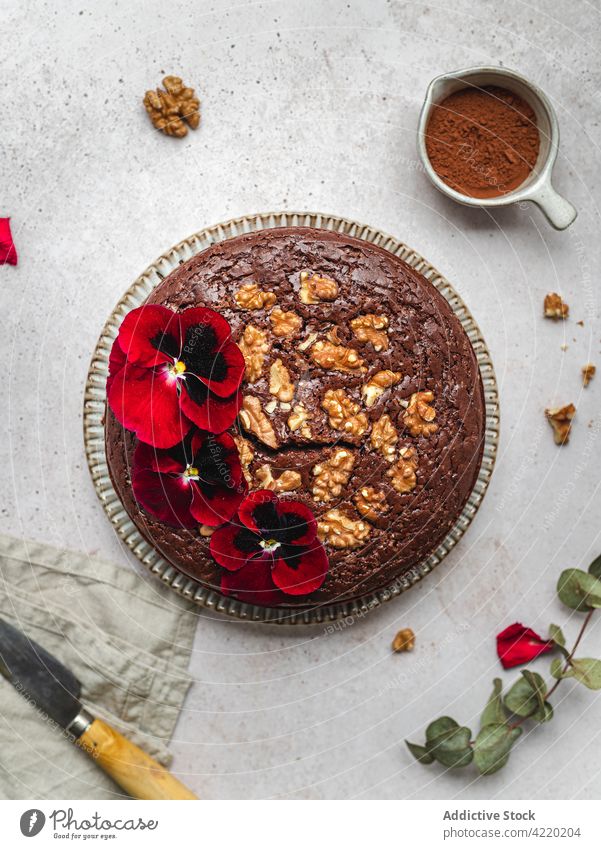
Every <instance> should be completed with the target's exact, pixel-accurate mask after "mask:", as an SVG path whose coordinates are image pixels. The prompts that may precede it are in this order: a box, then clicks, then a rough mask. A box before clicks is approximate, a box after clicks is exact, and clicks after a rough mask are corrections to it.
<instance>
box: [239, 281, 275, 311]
mask: <svg viewBox="0 0 601 849" xmlns="http://www.w3.org/2000/svg"><path fill="white" fill-rule="evenodd" d="M234 298H235V301H236V303H237V304H238V306H239V307H240V308H241V309H243V310H263V309H267V308H269V307H272V306H273V305H274V304H275V302H276V301H277V296H276V295H275V294H274V292H266V291H264V290H263V289H261V288H260V287H259V284H258V283H245V284H244V285H243V286H241V287H240V288H239V289H238V291H237V292H236V294H235V295H234Z"/></svg>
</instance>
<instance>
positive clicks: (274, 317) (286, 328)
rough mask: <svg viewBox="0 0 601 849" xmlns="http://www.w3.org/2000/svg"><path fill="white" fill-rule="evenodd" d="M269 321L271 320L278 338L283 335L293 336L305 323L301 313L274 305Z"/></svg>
mask: <svg viewBox="0 0 601 849" xmlns="http://www.w3.org/2000/svg"><path fill="white" fill-rule="evenodd" d="M269 321H270V322H271V329H272V330H273V335H274V336H277V337H278V338H281V337H282V336H293V335H294V334H295V333H297V332H298V331H299V330H300V329H301V327H302V325H303V320H302V318H301V317H300V315H297V314H296V313H295V312H292V311H291V310H290V311H288V312H284V310H281V309H280V308H279V307H274V309H273V310H272V311H271V312H270V313H269Z"/></svg>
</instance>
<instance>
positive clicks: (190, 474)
mask: <svg viewBox="0 0 601 849" xmlns="http://www.w3.org/2000/svg"><path fill="white" fill-rule="evenodd" d="M184 477H185V478H197V477H198V469H197V468H196V466H188V468H187V469H186V471H185V472H184Z"/></svg>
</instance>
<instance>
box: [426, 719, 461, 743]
mask: <svg viewBox="0 0 601 849" xmlns="http://www.w3.org/2000/svg"><path fill="white" fill-rule="evenodd" d="M455 728H459V723H458V722H455V720H454V719H451V717H450V716H440V717H439V718H438V719H435V720H434V722H431V723H430V725H428V727H427V728H426V740H427V741H428V742H429V741H430V740H434V738H435V737H440V735H441V734H444V733H445V732H447V731H453V730H454V729H455Z"/></svg>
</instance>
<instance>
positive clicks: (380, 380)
mask: <svg viewBox="0 0 601 849" xmlns="http://www.w3.org/2000/svg"><path fill="white" fill-rule="evenodd" d="M402 376H403V375H402V374H401V373H400V371H390V369H384V371H378V372H376V373H375V374H374V375H372V377H370V378H369V380H368V382H367V383H366V384H365V385H364V387H363V389H362V390H361V394H362V395H363V399H364V401H365V406H366V407H373V405H374V404H375V403H376V401H377V399H378V398H379V397H380V395H382V394H383V393H384V392H385V391H386V390H387V389H389V388H390V387H391V386H395V385H396V384H397V383H398V382H399V380H400V379H401V378H402Z"/></svg>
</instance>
